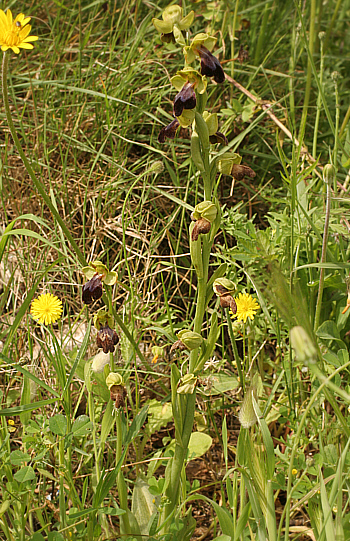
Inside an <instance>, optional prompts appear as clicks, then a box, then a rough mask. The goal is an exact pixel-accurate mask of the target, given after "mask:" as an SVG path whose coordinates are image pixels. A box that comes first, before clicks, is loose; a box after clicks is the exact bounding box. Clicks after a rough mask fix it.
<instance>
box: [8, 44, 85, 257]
mask: <svg viewBox="0 0 350 541" xmlns="http://www.w3.org/2000/svg"><path fill="white" fill-rule="evenodd" d="M8 54H9V53H4V55H3V59H2V96H3V99H4V107H5V113H6V119H7V123H8V126H9V128H10V132H11V135H12V138H13V141H14V143H15V145H16V148H17V150H18V153H19V155H20V157H21V158H22V161H23V163H24V165H25V168H26V170H27V172H28V174H29V176H30V178H31V179H32V181H33V184H34V186H35V187H36V189H37V190H38V192H39V194H40V195H41V197H42V198H43V200H44V201H45V203H46V205H47V206H48V207H49V209H50V211H51V213H52V214H53V216H54V218H55V219H56V220H57V222H58V224H59V225H60V227H61V229H62V231H63V233H64V234H65V236H66V238H67V239H68V241H69V242H70V244H71V247H72V249H73V250H74V252H75V253H76V255H77V257H78V259H79V261H80V263H81V264H82V265H86V264H87V262H86V259H85V257H84V256H83V254H82V252H81V251H80V249H79V248H78V245H77V243H76V242H75V240H74V239H73V237H72V235H71V233H70V232H69V230H68V228H67V226H66V224H65V223H64V220H63V219H62V218H61V216H60V214H59V213H58V211H57V210H56V208H55V206H54V205H53V203H52V201H51V199H50V197H49V196H48V195H47V193H46V192H45V189H44V187H43V186H42V184H41V182H40V181H39V180H38V179H37V178H36V176H35V173H34V171H33V169H32V166H31V165H30V163H29V161H28V159H27V157H26V155H25V154H24V152H23V149H22V146H21V143H20V141H19V139H18V136H17V132H16V129H15V126H14V123H13V120H12V116H11V110H10V105H9V99H8V88H7V71H8Z"/></svg>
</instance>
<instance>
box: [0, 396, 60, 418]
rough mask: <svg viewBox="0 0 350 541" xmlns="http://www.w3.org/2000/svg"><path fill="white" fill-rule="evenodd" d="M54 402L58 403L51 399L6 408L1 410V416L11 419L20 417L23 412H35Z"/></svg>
mask: <svg viewBox="0 0 350 541" xmlns="http://www.w3.org/2000/svg"><path fill="white" fill-rule="evenodd" d="M54 402H57V398H50V399H49V400H39V401H38V402H34V404H25V405H24V406H14V407H13V408H4V409H2V410H1V409H0V415H8V416H9V417H11V416H12V415H19V413H21V411H33V410H36V409H37V408H41V407H43V406H47V405H48V404H53V403H54Z"/></svg>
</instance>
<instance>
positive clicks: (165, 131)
mask: <svg viewBox="0 0 350 541" xmlns="http://www.w3.org/2000/svg"><path fill="white" fill-rule="evenodd" d="M179 126H180V122H179V121H178V119H177V118H174V120H172V121H171V122H170V124H168V125H167V126H163V128H162V129H161V130H160V132H159V135H158V142H159V143H165V139H175V135H176V130H177V129H178V127H179Z"/></svg>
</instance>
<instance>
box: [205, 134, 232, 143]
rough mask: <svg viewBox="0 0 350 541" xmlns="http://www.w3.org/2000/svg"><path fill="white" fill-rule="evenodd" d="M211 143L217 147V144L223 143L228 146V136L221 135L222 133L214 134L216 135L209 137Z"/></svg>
mask: <svg viewBox="0 0 350 541" xmlns="http://www.w3.org/2000/svg"><path fill="white" fill-rule="evenodd" d="M209 141H210V142H211V143H212V144H213V145H215V143H222V144H223V145H228V140H227V137H226V135H224V134H223V133H221V131H217V132H216V133H214V135H209Z"/></svg>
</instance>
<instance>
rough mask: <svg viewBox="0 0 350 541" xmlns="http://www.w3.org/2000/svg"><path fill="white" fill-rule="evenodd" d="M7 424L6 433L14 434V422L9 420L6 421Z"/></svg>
mask: <svg viewBox="0 0 350 541" xmlns="http://www.w3.org/2000/svg"><path fill="white" fill-rule="evenodd" d="M7 424H8V431H9V432H10V433H12V432H16V427H15V421H14V420H13V419H9V420H8V421H7Z"/></svg>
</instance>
